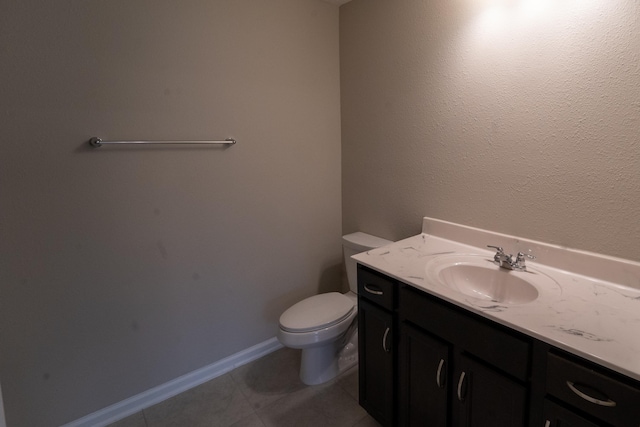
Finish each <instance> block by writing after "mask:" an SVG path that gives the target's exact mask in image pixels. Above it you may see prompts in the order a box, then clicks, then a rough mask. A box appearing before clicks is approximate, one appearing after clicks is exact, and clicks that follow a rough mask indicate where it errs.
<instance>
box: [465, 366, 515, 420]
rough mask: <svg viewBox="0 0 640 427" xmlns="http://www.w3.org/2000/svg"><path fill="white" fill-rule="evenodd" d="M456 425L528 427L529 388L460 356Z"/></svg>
mask: <svg viewBox="0 0 640 427" xmlns="http://www.w3.org/2000/svg"><path fill="white" fill-rule="evenodd" d="M456 374H457V375H456V376H455V378H456V383H455V385H454V386H455V390H454V401H455V405H454V409H457V410H456V415H457V416H456V418H457V419H458V422H457V423H456V425H459V426H468V427H495V426H509V427H519V426H525V425H526V421H525V414H526V404H527V400H526V398H527V393H526V388H525V387H524V386H522V385H520V384H519V383H517V382H515V381H513V380H511V379H509V378H507V377H506V376H504V375H502V374H500V373H498V372H497V371H494V370H493V369H491V368H489V367H487V366H485V365H483V364H481V363H478V362H476V361H475V360H474V359H471V358H469V357H467V356H466V355H461V357H460V363H459V366H458V368H457V369H456Z"/></svg>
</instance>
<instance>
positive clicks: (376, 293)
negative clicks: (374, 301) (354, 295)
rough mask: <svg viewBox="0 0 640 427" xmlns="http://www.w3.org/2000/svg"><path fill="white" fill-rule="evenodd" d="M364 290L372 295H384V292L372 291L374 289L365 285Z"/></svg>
mask: <svg viewBox="0 0 640 427" xmlns="http://www.w3.org/2000/svg"><path fill="white" fill-rule="evenodd" d="M364 290H365V291H367V292H369V293H370V294H373V295H382V294H383V292H382V291H379V290H377V289H372V288H370V287H369V285H364Z"/></svg>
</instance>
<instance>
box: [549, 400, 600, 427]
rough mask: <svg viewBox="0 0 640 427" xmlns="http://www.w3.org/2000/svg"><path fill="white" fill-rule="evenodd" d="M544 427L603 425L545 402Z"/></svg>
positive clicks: (594, 426)
mask: <svg viewBox="0 0 640 427" xmlns="http://www.w3.org/2000/svg"><path fill="white" fill-rule="evenodd" d="M542 427H602V424H595V423H593V422H591V421H588V420H587V419H585V418H583V417H582V416H580V415H578V414H576V413H575V412H572V411H569V410H568V409H565V408H564V407H562V406H560V405H557V404H556V403H554V402H551V401H549V400H545V402H544V424H543V426H542Z"/></svg>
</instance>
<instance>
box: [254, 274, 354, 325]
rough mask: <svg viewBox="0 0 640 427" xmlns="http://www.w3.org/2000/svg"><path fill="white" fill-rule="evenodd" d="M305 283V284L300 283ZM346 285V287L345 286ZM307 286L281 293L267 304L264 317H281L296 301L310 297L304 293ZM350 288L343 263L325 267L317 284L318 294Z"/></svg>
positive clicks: (344, 290)
mask: <svg viewBox="0 0 640 427" xmlns="http://www.w3.org/2000/svg"><path fill="white" fill-rule="evenodd" d="M300 285H303V284H300ZM345 286H346V288H345ZM304 289H305V287H295V288H294V289H291V290H290V291H289V292H287V293H286V294H283V295H279V296H277V297H275V298H273V299H271V300H270V301H268V302H267V303H266V304H265V308H264V312H263V318H264V319H279V318H280V315H281V314H282V313H283V312H284V311H285V310H286V309H287V308H289V307H291V306H292V305H294V304H295V303H297V302H299V301H302V300H303V299H305V298H307V297H310V296H312V295H308V294H306V293H303V291H304ZM348 290H349V286H348V285H347V283H346V272H345V267H344V264H343V263H339V264H333V265H330V266H327V267H325V268H324V269H323V270H322V272H321V273H320V278H319V280H318V284H317V291H316V294H324V293H327V292H341V293H344V292H346V291H348ZM274 334H275V331H274Z"/></svg>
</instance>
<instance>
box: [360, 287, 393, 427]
mask: <svg viewBox="0 0 640 427" xmlns="http://www.w3.org/2000/svg"><path fill="white" fill-rule="evenodd" d="M393 338H394V337H393V316H392V315H391V313H389V312H387V311H385V310H382V309H381V308H379V307H377V306H375V305H373V304H371V303H369V302H367V301H366V300H364V299H362V298H360V300H359V304H358V346H359V349H358V360H359V369H358V370H359V380H360V384H359V385H360V391H359V396H360V405H361V406H362V407H363V408H364V409H366V410H367V412H369V414H371V416H372V417H373V418H375V419H376V420H377V421H378V422H379V423H380V424H382V425H383V426H391V425H393V421H394V418H393V415H394V414H393V407H394V390H393V379H394V378H393V375H394V374H393V366H394V363H393V357H394V355H393V352H392V349H393Z"/></svg>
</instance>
